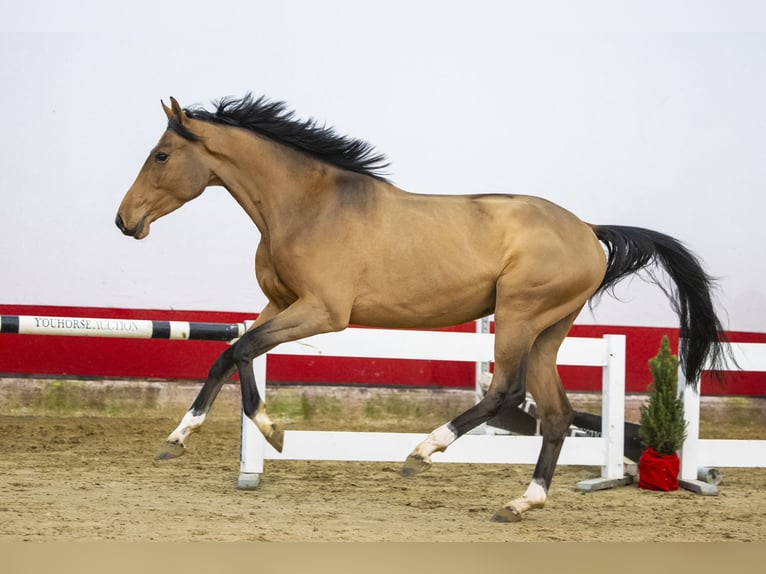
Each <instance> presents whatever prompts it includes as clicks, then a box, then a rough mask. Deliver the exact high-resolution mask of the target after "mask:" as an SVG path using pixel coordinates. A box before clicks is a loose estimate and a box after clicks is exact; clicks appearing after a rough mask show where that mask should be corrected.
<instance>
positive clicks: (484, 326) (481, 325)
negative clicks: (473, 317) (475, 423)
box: [475, 317, 489, 403]
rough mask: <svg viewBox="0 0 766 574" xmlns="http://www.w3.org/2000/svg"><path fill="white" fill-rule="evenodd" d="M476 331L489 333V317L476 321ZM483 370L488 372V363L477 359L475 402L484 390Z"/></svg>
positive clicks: (482, 394) (479, 398) (480, 397)
mask: <svg viewBox="0 0 766 574" xmlns="http://www.w3.org/2000/svg"><path fill="white" fill-rule="evenodd" d="M476 332H477V333H489V317H482V318H481V319H479V320H477V321H476ZM484 372H489V363H485V362H482V361H478V362H477V363H476V385H475V391H476V402H477V403H478V402H479V401H480V400H481V399H482V397H483V396H484V390H483V389H482V388H481V375H482V373H484Z"/></svg>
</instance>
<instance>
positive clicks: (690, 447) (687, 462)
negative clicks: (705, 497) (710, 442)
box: [678, 368, 702, 480]
mask: <svg viewBox="0 0 766 574" xmlns="http://www.w3.org/2000/svg"><path fill="white" fill-rule="evenodd" d="M678 392H679V393H683V403H684V418H685V419H686V424H687V426H686V440H685V441H684V444H683V446H682V447H681V451H680V457H681V476H680V477H679V478H681V480H697V467H698V464H697V462H698V460H699V454H698V449H699V436H700V394H701V393H702V381H701V380H700V379H697V388H696V390H695V389H694V387H692V386H691V385H687V380H686V377H685V376H684V373H683V371H682V370H681V369H680V368H679V369H678Z"/></svg>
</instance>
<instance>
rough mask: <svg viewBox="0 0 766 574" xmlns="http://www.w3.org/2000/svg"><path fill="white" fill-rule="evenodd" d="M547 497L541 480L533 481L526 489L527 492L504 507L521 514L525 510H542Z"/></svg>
mask: <svg viewBox="0 0 766 574" xmlns="http://www.w3.org/2000/svg"><path fill="white" fill-rule="evenodd" d="M547 497H548V493H547V491H546V490H545V485H544V484H543V482H542V481H541V480H538V479H533V480H532V482H530V483H529V486H528V487H527V491H526V492H525V493H524V495H523V496H522V497H521V498H516V499H515V500H512V501H511V502H509V503H508V504H507V505H506V507H507V508H514V509H516V512H518V513H519V514H521V513H522V512H526V511H527V510H532V509H534V508H542V507H543V506H545V500H546V499H547Z"/></svg>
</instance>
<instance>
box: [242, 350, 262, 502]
mask: <svg viewBox="0 0 766 574" xmlns="http://www.w3.org/2000/svg"><path fill="white" fill-rule="evenodd" d="M253 375H255V385H256V388H257V389H258V395H259V396H260V398H261V400H262V401H264V403H265V402H266V355H261V356H260V357H256V358H255V359H254V360H253ZM265 448H266V439H265V438H263V435H262V434H261V431H259V430H258V427H256V426H255V423H254V422H253V421H251V420H250V419H249V418H248V417H247V416H245V412H244V411H242V440H241V443H240V454H239V479H238V480H237V488H239V489H240V490H254V489H255V488H257V487H258V484H259V483H260V481H261V474H262V473H263V457H264V452H265Z"/></svg>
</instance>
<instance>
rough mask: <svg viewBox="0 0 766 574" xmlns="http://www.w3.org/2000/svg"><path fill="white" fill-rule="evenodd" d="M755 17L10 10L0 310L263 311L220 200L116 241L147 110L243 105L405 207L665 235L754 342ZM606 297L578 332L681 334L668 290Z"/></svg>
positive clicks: (475, 5)
mask: <svg viewBox="0 0 766 574" xmlns="http://www.w3.org/2000/svg"><path fill="white" fill-rule="evenodd" d="M238 4H241V5H240V6H238ZM764 12H766V10H764V7H763V4H761V3H757V2H728V1H727V2H723V1H722V2H707V3H706V2H642V3H614V2H606V1H604V2H593V1H591V2H481V1H478V2H476V1H474V2H470V3H467V2H409V1H393V2H385V3H374V4H373V3H366V2H341V1H338V0H325V1H323V2H310V1H296V2H290V3H287V2H283V3H277V2H262V3H256V2H242V3H236V2H223V3H222V2H215V3H213V2H210V3H203V2H197V1H187V2H182V3H174V2H169V3H168V2H163V3H161V4H158V3H151V2H130V3H123V4H122V5H120V6H118V7H114V6H111V5H110V4H109V3H100V2H95V1H94V2H85V1H82V0H79V1H73V2H66V3H59V2H53V1H52V0H51V1H48V2H37V3H34V2H28V3H23V6H22V5H21V3H17V4H11V3H10V2H5V0H3V20H2V22H0V110H1V112H2V114H3V119H2V121H1V122H0V134H2V154H1V155H0V270H2V271H0V273H2V277H3V279H2V284H0V303H25V304H60V305H86V306H87V305H91V306H119V307H152V308H176V309H207V310H219V309H220V310H250V309H252V310H253V311H257V310H259V309H260V307H261V306H262V304H263V302H264V299H263V296H262V295H261V294H260V293H259V291H258V288H257V285H256V283H255V280H254V277H253V271H252V268H253V264H252V261H253V253H254V250H255V245H256V243H257V238H258V234H257V231H256V230H255V228H254V227H253V226H252V224H251V223H250V222H249V220H247V218H246V217H245V215H244V213H243V212H242V211H241V210H240V209H239V208H238V206H237V205H236V204H235V203H234V202H233V200H231V198H229V197H228V195H227V193H226V192H225V191H224V190H221V189H211V190H209V191H208V192H207V193H206V194H205V195H203V196H202V197H201V198H200V199H198V200H196V201H195V202H193V203H191V204H189V205H187V206H185V207H184V208H182V209H181V210H180V211H178V212H176V213H174V214H172V215H170V216H168V217H167V218H165V219H163V220H161V221H159V222H156V223H155V224H154V225H153V226H152V234H151V235H150V236H149V238H148V239H147V240H145V241H143V242H136V241H133V240H130V239H128V238H126V237H123V236H122V235H121V234H120V233H119V232H118V231H117V229H116V228H115V227H114V224H113V219H114V215H115V212H116V208H117V205H118V204H119V202H120V200H121V198H122V195H123V194H124V192H125V191H126V190H127V189H128V187H129V186H130V184H131V183H132V181H133V178H134V177H135V175H136V174H137V172H138V170H139V168H140V166H141V164H142V162H143V160H144V158H145V156H146V154H147V153H148V151H149V149H150V148H151V147H152V146H153V145H154V143H155V142H156V140H157V139H158V138H159V136H160V135H161V132H162V131H163V130H164V127H165V117H164V115H163V113H162V111H161V108H160V103H159V101H160V98H165V99H166V100H167V98H168V96H171V95H173V96H175V97H176V98H178V99H179V101H180V102H181V103H182V104H183V105H191V104H195V103H203V104H207V103H209V101H210V100H211V99H214V98H217V97H221V96H225V95H242V94H244V93H245V92H247V91H253V92H255V93H256V94H261V93H263V94H267V95H269V96H270V97H272V98H276V99H282V100H286V101H288V102H289V103H290V105H291V106H292V107H293V108H295V109H296V110H297V112H298V114H299V115H300V116H302V117H308V116H314V117H316V118H319V119H320V120H322V121H326V122H327V123H328V124H330V125H333V126H335V127H336V129H337V130H338V131H339V132H341V133H346V134H349V135H352V136H356V137H360V138H363V139H367V140H369V141H371V142H373V143H374V144H375V145H376V146H377V148H378V149H379V150H381V151H383V152H385V153H386V154H387V155H388V156H389V158H390V159H391V161H392V168H391V171H392V179H393V180H394V181H395V182H396V183H398V184H399V185H400V186H402V187H404V188H405V189H408V190H410V191H417V192H423V193H435V192H439V193H473V192H503V191H507V192H512V193H531V194H535V195H542V196H544V197H547V198H549V199H551V200H553V201H556V202H558V203H561V204H563V205H564V206H566V207H568V208H569V209H571V210H572V211H574V212H575V213H576V214H578V215H579V216H581V217H582V218H583V219H585V220H587V221H591V222H594V223H610V224H627V225H638V226H643V227H650V228H653V229H657V230H659V231H663V232H666V233H669V234H671V235H674V236H676V237H678V238H680V239H682V240H683V241H685V242H686V243H687V244H688V245H689V246H690V247H691V248H692V249H693V250H694V251H696V252H697V253H698V254H699V255H700V256H702V258H703V259H704V260H705V262H706V264H707V267H708V269H709V270H710V272H711V273H712V274H714V275H716V276H718V277H720V278H721V280H720V285H721V294H720V298H721V301H722V304H723V305H724V306H725V307H726V308H727V310H728V326H729V327H730V328H734V329H739V330H752V331H766V280H765V273H766V272H764V269H763V265H762V260H763V255H762V251H763V248H764V246H766V231H764V225H763V224H762V219H763V203H764V200H763V189H764V183H766V161H764V157H765V156H766V154H765V152H766V145H765V144H766V136H765V135H764V133H766V107H764V102H766V35H764V34H763V33H762V32H763V30H761V29H758V27H759V26H761V25H762V24H763V23H764V22H766V19H764V15H765V14H764ZM618 293H619V294H620V296H621V297H622V298H623V299H624V300H625V301H626V302H627V303H629V304H625V303H617V302H613V301H610V300H608V299H604V300H603V302H602V303H601V304H600V305H599V306H598V307H597V308H596V311H595V314H594V315H591V314H590V313H585V314H584V315H583V316H582V317H581V319H580V322H590V323H592V322H596V323H613V324H624V325H675V323H676V321H675V318H674V316H673V315H672V313H671V311H670V309H669V306H668V305H667V303H666V301H665V299H664V296H662V295H661V293H660V291H659V290H658V289H656V288H654V287H649V286H645V285H644V284H642V282H641V281H634V282H633V283H632V284H631V285H626V286H623V287H622V288H620V289H619V290H618Z"/></svg>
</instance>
